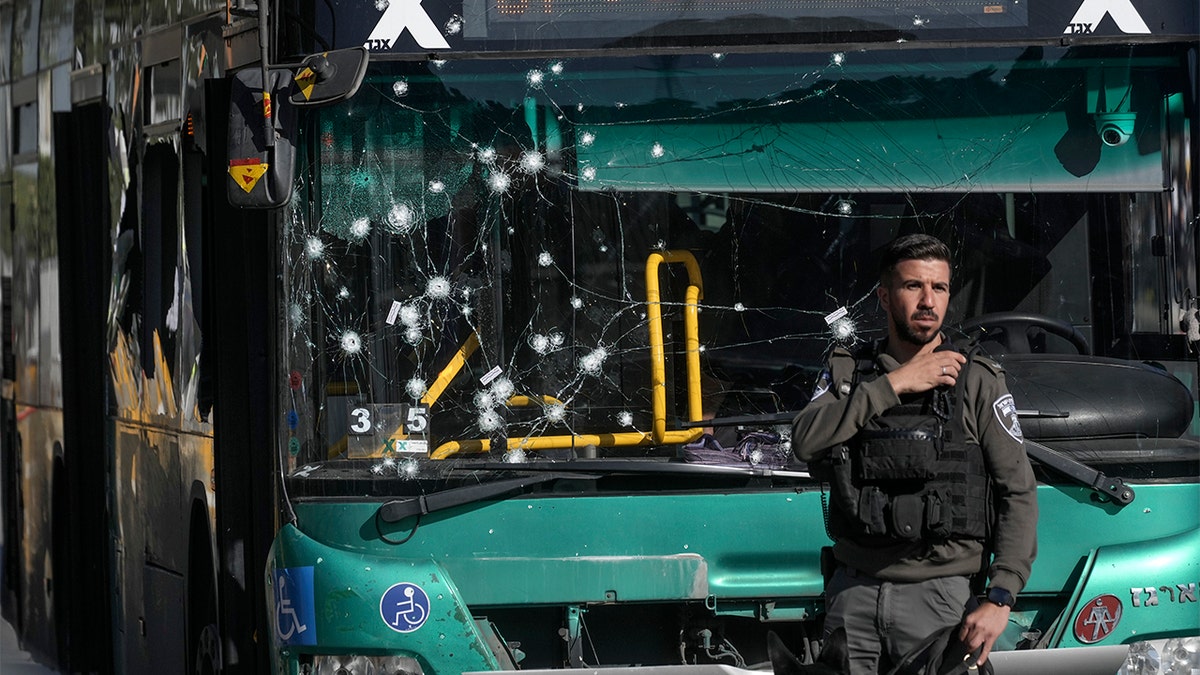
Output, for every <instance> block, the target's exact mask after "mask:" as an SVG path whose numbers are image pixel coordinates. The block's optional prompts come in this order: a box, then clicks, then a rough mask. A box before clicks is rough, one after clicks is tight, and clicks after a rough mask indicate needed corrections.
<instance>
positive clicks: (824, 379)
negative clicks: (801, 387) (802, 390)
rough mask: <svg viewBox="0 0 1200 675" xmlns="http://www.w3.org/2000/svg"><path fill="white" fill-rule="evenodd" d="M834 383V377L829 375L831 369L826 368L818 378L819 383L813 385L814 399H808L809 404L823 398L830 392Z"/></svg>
mask: <svg viewBox="0 0 1200 675" xmlns="http://www.w3.org/2000/svg"><path fill="white" fill-rule="evenodd" d="M831 382H833V377H832V376H830V374H829V369H828V368H826V369H824V370H822V371H821V374H820V375H818V376H817V383H816V384H814V385H813V391H812V397H810V398H809V399H808V402H809V403H812V402H813V401H815V400H817V399H819V398H821V397H822V396H824V395H825V392H827V391H829V385H830V383H831Z"/></svg>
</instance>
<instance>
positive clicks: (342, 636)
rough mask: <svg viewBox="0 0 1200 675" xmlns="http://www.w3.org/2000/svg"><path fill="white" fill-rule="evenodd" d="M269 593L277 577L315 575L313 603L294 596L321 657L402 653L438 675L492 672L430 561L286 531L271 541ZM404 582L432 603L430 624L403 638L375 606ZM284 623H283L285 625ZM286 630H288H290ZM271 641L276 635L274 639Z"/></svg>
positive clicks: (444, 578) (456, 599)
mask: <svg viewBox="0 0 1200 675" xmlns="http://www.w3.org/2000/svg"><path fill="white" fill-rule="evenodd" d="M268 560H269V564H268V566H267V567H268V569H267V578H266V582H267V585H268V593H269V594H271V595H272V596H273V595H274V593H275V588H274V586H275V584H274V572H275V570H279V569H294V568H304V567H311V568H312V570H313V571H312V589H311V590H312V595H311V596H307V594H305V593H303V591H301V593H300V597H297V596H296V595H293V596H292V599H293V600H294V601H295V604H296V606H301V605H303V604H305V603H309V602H311V605H312V615H313V619H315V625H312V626H309V625H308V624H307V621H304V622H303V623H304V627H305V629H306V630H311V631H313V633H312V635H314V636H315V640H317V644H319V645H320V648H319V650H318V651H319V652H321V653H333V654H336V653H339V652H354V653H359V654H362V653H376V654H388V653H396V652H407V653H409V654H412V655H419V657H420V659H421V660H422V662H423V664H422V665H423V666H424V667H426V668H429V669H431V670H432V671H433V672H437V673H458V672H464V671H469V670H497V669H498V668H499V665H498V663H497V662H496V659H495V657H493V656H492V654H491V652H490V651H488V649H487V648H486V646H485V645H484V642H483V639H482V637H481V636H480V634H479V631H478V630H477V629H476V628H475V625H474V623H473V622H472V620H471V614H470V612H469V611H468V610H467V607H466V605H464V604H463V602H462V599H461V595H460V594H459V592H458V589H457V588H456V587H455V585H454V581H453V579H451V577H450V575H448V574H447V573H446V570H445V569H444V568H443V567H442V566H441V565H440V564H438V562H436V561H434V560H430V559H428V558H425V559H420V558H415V559H414V558H407V557H406V558H399V557H393V556H389V557H386V558H375V557H373V556H370V555H364V554H362V553H356V552H353V551H347V550H344V549H341V550H339V549H334V548H330V547H328V546H324V545H322V544H320V543H318V542H316V541H314V540H312V539H310V538H308V537H305V536H304V535H303V534H302V533H301V532H300V531H299V530H297V529H296V528H295V527H294V526H291V525H285V526H284V527H282V528H281V529H280V531H279V535H278V536H277V537H276V538H275V545H274V546H273V547H272V551H271V555H270V557H269V558H268ZM400 582H408V583H412V584H415V585H417V586H419V587H420V588H421V589H422V590H424V591H425V593H426V594H427V595H428V597H429V616H428V619H427V620H426V621H425V622H424V624H423V625H421V626H420V628H418V629H417V630H413V631H411V632H408V633H401V632H397V631H395V630H393V629H392V628H391V627H389V626H388V625H387V624H385V623H384V621H383V618H382V616H381V610H380V601H381V599H382V597H383V595H384V593H385V592H386V591H387V590H388V589H389V588H390V587H391V586H392V585H393V584H396V583H400ZM275 604H276V603H274V602H273V601H272V604H271V606H270V610H271V616H272V617H273V619H274V622H273V623H274V625H273V628H275V630H276V631H278V630H280V627H281V624H280V622H281V614H280V612H279V611H278V610H279V609H280V608H279V607H277V606H275ZM284 620H286V619H284ZM288 629H289V630H290V629H291V626H289V628H288ZM273 638H274V640H275V641H278V640H279V633H278V632H273Z"/></svg>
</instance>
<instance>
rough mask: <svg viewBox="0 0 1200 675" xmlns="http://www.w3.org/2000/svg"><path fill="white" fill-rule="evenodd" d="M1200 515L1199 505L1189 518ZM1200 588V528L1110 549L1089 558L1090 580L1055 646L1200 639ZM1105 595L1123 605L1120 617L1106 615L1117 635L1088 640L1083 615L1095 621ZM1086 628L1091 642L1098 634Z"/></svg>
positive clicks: (1086, 575)
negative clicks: (1079, 629)
mask: <svg viewBox="0 0 1200 675" xmlns="http://www.w3.org/2000/svg"><path fill="white" fill-rule="evenodd" d="M1196 511H1197V509H1196V505H1195V504H1194V503H1193V504H1192V506H1191V512H1190V514H1188V517H1189V518H1192V519H1193V520H1194V518H1195V514H1196ZM1183 513H1187V512H1183ZM1181 515H1182V513H1181ZM1186 519H1187V518H1184V520H1186ZM1197 586H1200V529H1197V528H1194V527H1193V528H1192V529H1190V530H1188V531H1186V532H1181V533H1179V534H1175V535H1171V536H1167V537H1162V538H1159V539H1154V540H1146V541H1139V542H1131V543H1127V544H1119V545H1115V546H1105V547H1103V548H1101V549H1099V550H1097V551H1096V552H1095V553H1094V554H1093V555H1092V556H1091V557H1090V558H1089V559H1088V561H1087V566H1086V571H1085V573H1084V582H1083V583H1082V584H1081V585H1080V586H1079V588H1078V589H1076V591H1075V595H1074V596H1073V597H1072V598H1071V603H1070V605H1069V608H1068V610H1067V612H1066V613H1065V614H1064V619H1065V620H1064V621H1063V623H1062V625H1060V626H1059V632H1060V635H1056V636H1055V638H1056V639H1055V644H1056V645H1057V646H1059V647H1081V646H1086V645H1088V644H1098V645H1111V644H1122V643H1131V642H1137V641H1138V640H1153V639H1162V638H1168V637H1180V636H1189V635H1196V634H1197V633H1198V632H1200V631H1197V622H1198V621H1200V604H1197V597H1198V596H1197ZM1104 595H1109V596H1112V597H1113V598H1115V599H1116V600H1117V601H1119V603H1120V605H1119V606H1120V611H1119V614H1117V615H1115V616H1114V615H1113V614H1112V613H1109V614H1108V615H1107V616H1106V617H1105V615H1101V616H1102V617H1104V618H1107V619H1108V620H1110V621H1113V622H1114V623H1113V624H1112V627H1111V629H1112V632H1111V633H1109V634H1108V635H1107V636H1106V637H1103V638H1102V639H1100V640H1095V641H1094V642H1091V641H1089V642H1084V641H1082V640H1080V639H1079V637H1078V635H1077V633H1076V630H1077V627H1076V623H1077V621H1079V619H1078V617H1080V616H1082V617H1083V620H1087V619H1089V618H1092V614H1091V612H1092V607H1093V606H1097V605H1096V604H1095V601H1096V599H1097V598H1099V597H1101V596H1104ZM1082 628H1083V629H1084V630H1083V635H1084V637H1085V638H1091V637H1092V635H1094V633H1092V632H1090V631H1091V630H1092V627H1091V626H1090V625H1085V626H1083V627H1082Z"/></svg>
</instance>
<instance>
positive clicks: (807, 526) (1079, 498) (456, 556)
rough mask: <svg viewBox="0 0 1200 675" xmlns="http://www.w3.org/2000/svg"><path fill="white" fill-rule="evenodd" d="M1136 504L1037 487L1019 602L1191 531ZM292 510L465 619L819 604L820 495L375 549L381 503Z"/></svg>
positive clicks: (333, 543) (309, 530) (405, 532)
mask: <svg viewBox="0 0 1200 675" xmlns="http://www.w3.org/2000/svg"><path fill="white" fill-rule="evenodd" d="M1135 490H1136V491H1137V499H1136V500H1135V501H1134V502H1133V504H1131V505H1130V506H1128V507H1126V508H1123V509H1122V508H1117V507H1115V506H1113V505H1111V504H1102V503H1097V502H1095V501H1093V498H1092V493H1091V492H1090V491H1088V490H1086V489H1084V488H1077V487H1073V486H1056V485H1042V486H1040V488H1039V504H1040V508H1041V513H1042V518H1041V519H1040V522H1039V526H1038V536H1039V542H1041V546H1040V548H1039V556H1038V559H1037V561H1036V563H1035V564H1034V568H1033V573H1032V575H1031V578H1030V580H1029V583H1028V584H1027V586H1026V589H1025V591H1024V593H1023V595H1025V596H1038V595H1045V596H1060V597H1064V600H1065V596H1068V595H1070V594H1071V593H1072V590H1073V587H1074V584H1075V583H1077V581H1078V580H1079V579H1080V569H1081V565H1082V563H1083V561H1084V560H1086V559H1087V557H1088V556H1089V555H1091V552H1092V551H1093V550H1094V549H1097V548H1099V547H1106V549H1105V550H1108V547H1114V549H1115V550H1124V548H1123V547H1120V546H1118V545H1121V544H1129V545H1130V546H1129V548H1130V550H1131V551H1133V552H1132V553H1130V555H1133V556H1137V555H1141V554H1140V553H1138V551H1140V550H1141V549H1140V548H1139V547H1140V546H1141V542H1145V541H1153V540H1157V539H1161V538H1163V537H1170V536H1171V535H1176V534H1179V533H1181V532H1189V531H1193V532H1194V531H1195V530H1196V529H1197V528H1198V527H1200V514H1198V513H1197V509H1196V503H1197V500H1198V493H1197V485H1196V484H1194V483H1184V484H1147V485H1137V486H1135ZM295 506H296V514H297V519H298V520H297V522H298V526H299V528H300V529H301V530H303V531H304V533H305V536H307V537H311V538H312V539H315V540H317V541H319V542H322V544H323V545H324V546H328V547H330V548H331V549H340V550H342V551H346V552H347V553H353V554H354V556H353V557H352V558H351V559H352V560H353V561H354V565H356V566H361V565H363V564H365V565H369V566H372V567H373V568H374V569H375V570H376V571H379V569H380V566H381V565H402V566H403V567H405V568H407V567H408V566H409V565H410V564H412V561H414V560H415V561H430V560H432V561H436V562H437V563H438V564H439V565H440V566H441V567H442V568H444V569H445V571H446V573H447V574H448V575H449V576H450V577H451V578H452V579H453V581H454V583H455V584H457V586H458V588H459V590H460V591H461V593H462V596H461V597H462V599H463V601H464V602H466V603H467V604H468V605H470V606H472V607H486V606H514V605H537V604H570V603H587V602H612V601H617V602H622V601H631V602H633V601H665V600H689V601H708V602H710V603H712V604H714V606H715V608H716V610H717V611H718V612H720V611H721V610H722V608H723V606H728V607H729V608H730V610H731V611H732V610H733V609H734V607H735V606H736V605H737V603H738V602H739V601H742V602H743V604H744V601H747V600H763V601H769V600H774V599H789V598H792V599H800V598H809V599H814V600H815V599H816V598H818V597H819V596H820V595H821V593H822V588H823V585H822V584H823V582H822V578H821V575H820V571H819V570H820V565H819V556H820V549H821V547H822V546H826V545H828V544H829V539H828V538H827V536H826V534H825V528H824V524H823V520H822V516H821V503H820V493H819V492H818V491H816V490H809V491H804V492H796V491H793V490H780V491H763V492H745V493H726V494H714V493H658V494H641V495H620V496H596V495H587V496H580V495H575V496H559V495H554V496H525V497H515V498H512V499H508V500H505V501H498V502H481V503H476V504H471V505H467V506H463V507H459V508H456V509H450V510H447V511H442V512H438V513H434V514H430V515H427V516H425V517H423V518H422V519H421V522H420V524H419V526H418V527H417V528H416V531H415V532H412V531H411V526H412V520H409V521H405V522H402V523H398V524H395V525H386V526H385V527H386V529H385V530H384V535H385V536H386V537H387V538H388V539H390V540H393V541H399V540H403V539H404V538H405V537H408V536H409V535H410V534H411V538H410V539H409V540H408V541H407V542H405V543H403V544H389V543H385V542H384V541H383V540H382V539H381V538H380V534H379V531H378V530H377V529H376V519H375V512H376V510H377V509H378V504H377V503H370V502H360V503H353V502H302V503H297V504H296V505H295ZM297 536H298V535H297ZM290 542H291V538H284V539H282V540H281V542H280V543H279V544H278V546H279V548H280V550H281V551H290V549H291V547H292V544H291V543H290ZM286 558H287V564H289V565H293V564H296V565H298V564H303V565H312V564H314V563H313V560H312V559H307V560H306V559H304V558H303V556H301V557H300V558H297V557H296V555H294V554H291V553H288V554H287V556H286ZM1102 559H1104V560H1109V559H1110V558H1109V555H1108V554H1107V553H1106V554H1105V555H1104V556H1103V558H1102ZM1191 569H1192V570H1193V571H1192V572H1188V571H1187V570H1177V571H1173V572H1172V575H1173V576H1172V579H1173V581H1172V582H1171V583H1179V582H1184V581H1187V580H1188V579H1189V578H1191V580H1195V579H1194V577H1195V574H1194V569H1195V568H1194V567H1193V568H1191ZM348 573H349V574H351V575H353V574H355V573H354V572H353V571H350V572H348ZM1188 574H1191V577H1188ZM1176 576H1178V577H1180V578H1178V579H1175V577H1176ZM1127 578H1128V575H1127ZM1156 578H1157V577H1156ZM397 580H399V579H397ZM1165 581H1167V580H1166V579H1164V583H1165ZM1122 583H1126V584H1128V583H1131V582H1122ZM1146 585H1150V582H1149V581H1147V582H1146ZM385 588H386V587H385ZM1124 593H1125V594H1126V595H1127V594H1128V585H1126V586H1125V587H1124ZM376 599H378V598H376ZM1196 619H1197V617H1196V616H1192V617H1191V622H1192V625H1193V632H1195V628H1196V625H1195V624H1196Z"/></svg>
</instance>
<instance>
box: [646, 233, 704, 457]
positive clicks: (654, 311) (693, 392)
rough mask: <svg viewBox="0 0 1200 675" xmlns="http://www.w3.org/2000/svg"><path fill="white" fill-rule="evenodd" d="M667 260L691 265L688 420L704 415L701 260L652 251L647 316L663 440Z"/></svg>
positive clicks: (653, 402) (654, 405) (657, 430)
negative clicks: (662, 273)
mask: <svg viewBox="0 0 1200 675" xmlns="http://www.w3.org/2000/svg"><path fill="white" fill-rule="evenodd" d="M663 263H683V264H684V266H685V267H686V268H687V273H688V282H689V285H688V288H687V295H686V296H685V303H686V310H685V312H684V315H683V327H684V334H685V345H686V358H687V385H688V421H689V422H699V421H700V420H702V419H703V418H704V411H703V404H702V396H701V391H700V328H699V318H698V314H699V302H700V299H701V298H702V297H703V295H704V287H703V286H704V281H703V279H702V278H701V276H700V264H699V263H698V262H696V257H695V256H694V255H692V253H691V251H660V252H655V253H651V254H650V257H649V258H647V259H646V305H647V312H646V317H647V319H648V320H649V322H650V406H651V410H652V411H653V414H654V426H653V430H654V438H655V440H656V441H658V442H659V443H666V442H667V440H666V438H667V358H666V352H665V349H664V347H663V329H662V307H661V302H662V293H661V291H660V287H659V281H658V267H659V265H661V264H663Z"/></svg>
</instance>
